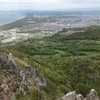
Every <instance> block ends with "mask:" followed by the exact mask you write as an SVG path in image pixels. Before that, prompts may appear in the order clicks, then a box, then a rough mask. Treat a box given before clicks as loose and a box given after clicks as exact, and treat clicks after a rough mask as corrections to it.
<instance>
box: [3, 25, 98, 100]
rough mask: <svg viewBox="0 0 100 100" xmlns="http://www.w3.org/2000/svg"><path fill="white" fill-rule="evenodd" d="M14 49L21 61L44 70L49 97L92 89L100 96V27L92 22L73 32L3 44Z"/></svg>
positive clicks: (19, 61)
mask: <svg viewBox="0 0 100 100" xmlns="http://www.w3.org/2000/svg"><path fill="white" fill-rule="evenodd" d="M1 49H2V51H4V52H6V53H10V52H12V54H13V55H14V57H15V61H16V62H17V64H19V65H21V66H25V65H27V64H28V65H30V66H32V67H33V68H36V69H39V70H40V71H41V72H43V74H44V77H45V79H46V82H47V86H46V87H44V88H43V91H44V92H45V95H46V98H48V100H55V99H57V98H59V97H61V96H63V95H65V94H66V93H67V92H70V91H74V90H75V91H76V92H77V93H81V94H83V96H85V97H86V95H87V94H88V93H89V91H90V89H92V88H94V89H96V90H97V92H98V94H99V96H100V27H99V26H92V27H89V28H86V29H85V31H84V32H76V33H74V34H71V35H66V34H62V32H61V33H57V34H55V35H53V36H50V37H46V38H42V39H30V40H28V41H23V42H20V43H17V44H16V45H13V46H7V47H3V48H1Z"/></svg>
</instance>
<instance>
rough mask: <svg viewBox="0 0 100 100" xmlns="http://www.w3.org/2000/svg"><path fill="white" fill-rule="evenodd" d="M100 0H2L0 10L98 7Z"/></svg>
mask: <svg viewBox="0 0 100 100" xmlns="http://www.w3.org/2000/svg"><path fill="white" fill-rule="evenodd" d="M99 6H100V0H0V10H17V9H31V10H55V9H77V8H91V7H92V8H94V7H95V8H96V7H97V8H98V7H99Z"/></svg>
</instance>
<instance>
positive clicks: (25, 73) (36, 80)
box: [20, 67, 46, 90]
mask: <svg viewBox="0 0 100 100" xmlns="http://www.w3.org/2000/svg"><path fill="white" fill-rule="evenodd" d="M20 76H21V77H22V83H23V84H27V86H28V87H29V88H30V87H31V85H35V86H36V87H37V88H38V89H39V90H41V89H42V87H43V86H46V82H45V79H44V77H43V74H42V73H41V72H39V71H38V70H36V69H34V68H30V67H25V68H24V69H23V70H21V71H20Z"/></svg>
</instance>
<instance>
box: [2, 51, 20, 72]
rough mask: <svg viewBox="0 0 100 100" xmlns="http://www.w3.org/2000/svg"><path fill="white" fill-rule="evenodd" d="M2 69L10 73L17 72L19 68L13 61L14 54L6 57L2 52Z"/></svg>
mask: <svg viewBox="0 0 100 100" xmlns="http://www.w3.org/2000/svg"><path fill="white" fill-rule="evenodd" d="M0 69H4V70H7V71H10V72H17V71H18V67H17V65H16V63H15V62H14V60H13V59H12V54H11V53H10V54H9V55H6V54H5V53H1V52H0Z"/></svg>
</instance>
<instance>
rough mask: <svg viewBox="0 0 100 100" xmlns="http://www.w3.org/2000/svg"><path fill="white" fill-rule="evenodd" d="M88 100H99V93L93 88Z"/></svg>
mask: <svg viewBox="0 0 100 100" xmlns="http://www.w3.org/2000/svg"><path fill="white" fill-rule="evenodd" d="M86 100H99V97H98V94H97V92H96V90H95V89H92V90H91V91H90V93H89V94H88V95H87V97H86Z"/></svg>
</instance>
